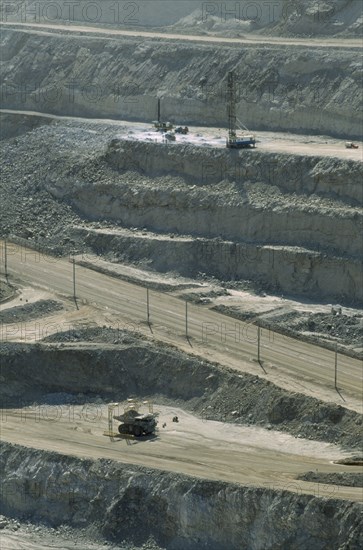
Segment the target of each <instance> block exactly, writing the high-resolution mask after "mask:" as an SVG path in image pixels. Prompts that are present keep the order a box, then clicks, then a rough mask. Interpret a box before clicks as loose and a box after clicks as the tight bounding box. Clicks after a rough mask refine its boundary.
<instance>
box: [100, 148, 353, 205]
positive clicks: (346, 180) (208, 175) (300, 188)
mask: <svg viewBox="0 0 363 550" xmlns="http://www.w3.org/2000/svg"><path fill="white" fill-rule="evenodd" d="M104 160H105V161H106V162H107V163H108V164H109V165H110V166H111V167H112V168H114V169H116V170H118V171H120V172H121V173H122V172H123V171H125V170H136V171H139V172H141V173H143V174H145V175H147V176H153V177H157V176H162V175H176V176H182V177H183V179H184V180H185V181H186V182H187V183H189V184H194V185H197V186H203V185H210V184H213V183H219V182H220V181H229V182H236V183H237V184H244V183H246V182H252V183H254V182H263V183H266V184H267V185H269V186H272V187H277V188H278V189H279V190H280V191H281V192H283V193H296V194H297V195H298V196H304V195H307V196H309V195H313V194H314V195H318V196H320V197H328V198H334V199H336V200H340V201H342V202H344V203H347V204H349V205H352V206H354V205H359V206H360V205H362V202H363V186H362V183H361V182H362V179H363V166H362V163H361V162H356V161H353V160H344V159H339V158H334V157H321V156H319V149H318V148H317V150H316V156H303V155H301V156H300V155H296V154H283V153H267V152H264V151H259V150H258V148H257V149H255V150H253V151H251V150H244V151H234V150H226V149H212V148H202V147H195V146H192V145H184V146H183V145H179V144H178V145H177V146H174V145H173V144H167V145H163V144H160V143H157V144H156V143H145V142H135V141H128V140H125V139H117V138H116V139H114V140H113V141H112V142H111V143H110V145H109V146H108V148H107V151H106V153H105V156H104Z"/></svg>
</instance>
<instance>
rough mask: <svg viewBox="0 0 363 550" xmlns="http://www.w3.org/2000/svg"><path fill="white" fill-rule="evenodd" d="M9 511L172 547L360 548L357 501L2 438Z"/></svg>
mask: <svg viewBox="0 0 363 550" xmlns="http://www.w3.org/2000/svg"><path fill="white" fill-rule="evenodd" d="M0 452H1V455H0V457H1V468H2V472H3V475H2V491H1V512H2V513H5V514H7V515H16V516H20V517H22V518H24V519H25V518H26V519H30V518H31V519H32V520H33V521H36V522H46V523H48V524H50V525H51V526H55V527H57V526H60V525H70V526H72V527H78V528H84V527H85V526H89V525H93V529H94V532H95V533H99V534H101V535H103V537H104V538H105V539H106V540H108V541H110V542H112V543H117V542H120V541H124V540H125V539H126V540H129V541H132V542H135V543H138V544H142V543H143V542H145V541H147V539H148V538H149V537H150V535H152V537H153V538H154V540H155V541H156V542H157V543H158V544H160V545H162V546H163V547H166V548H167V549H168V550H201V549H203V548H205V549H208V550H237V549H240V548H251V549H254V550H267V549H271V550H272V549H282V548H287V547H288V548H291V549H296V550H297V549H300V548H304V547H309V548H310V549H311V550H321V549H323V548H324V549H328V548H329V550H335V549H336V550H357V549H358V548H359V547H360V543H361V542H362V540H361V536H362V532H361V517H360V512H361V506H360V505H359V504H358V503H352V502H349V501H340V500H334V499H323V498H319V497H316V496H312V495H299V494H295V493H292V492H288V491H278V490H274V489H273V488H272V487H268V488H255V487H241V486H237V485H232V484H227V483H222V482H214V481H205V480H197V479H194V478H192V477H188V476H184V475H180V474H172V473H167V472H162V471H157V470H151V469H147V468H142V467H138V466H133V465H124V464H120V463H116V462H113V461H110V460H95V461H93V460H87V459H83V460H82V459H78V458H75V457H71V456H67V455H62V454H57V453H52V452H44V451H40V450H35V449H29V448H25V447H20V446H15V445H11V444H8V443H1V446H0Z"/></svg>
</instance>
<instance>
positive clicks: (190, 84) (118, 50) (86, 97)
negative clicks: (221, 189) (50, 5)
mask: <svg viewBox="0 0 363 550" xmlns="http://www.w3.org/2000/svg"><path fill="white" fill-rule="evenodd" d="M215 48H216V46H215V44H211V45H208V44H204V43H203V44H200V43H186V42H182V41H180V42H176V41H168V40H167V39H165V40H163V41H160V40H158V41H153V40H151V39H150V40H143V41H142V42H140V40H139V39H138V38H131V37H112V39H110V38H109V37H102V36H85V35H82V40H80V37H79V35H77V33H71V34H69V33H67V32H65V31H63V32H62V31H60V32H57V31H53V32H52V33H51V34H49V33H48V34H38V33H36V32H35V33H34V32H31V31H28V30H27V29H24V28H23V29H18V30H15V29H11V28H3V29H2V32H1V49H2V63H1V65H0V74H1V79H2V83H3V84H2V106H3V108H8V109H20V110H35V111H41V112H48V113H54V114H65V115H75V116H86V117H99V118H100V117H107V118H121V119H127V118H129V119H134V120H142V121H144V120H154V119H155V118H156V115H157V102H156V98H157V96H159V97H160V96H161V97H162V98H163V101H162V111H163V117H164V119H167V120H171V121H172V122H175V123H179V124H180V123H187V124H196V125H204V124H206V125H212V126H220V125H222V126H224V127H225V126H226V122H227V120H226V77H227V73H228V71H229V70H231V69H234V70H235V71H236V72H237V73H238V78H239V90H238V99H239V103H238V108H237V116H238V118H239V119H241V120H242V122H243V124H245V125H246V126H248V127H249V128H251V129H253V130H277V131H291V132H297V133H306V134H308V133H317V134H319V135H334V136H338V137H346V138H348V139H360V137H361V130H362V119H361V117H360V115H359V113H360V109H359V103H360V85H361V65H360V63H359V60H358V59H357V55H358V53H357V52H356V51H355V50H352V51H350V50H349V49H339V48H328V49H325V48H323V47H322V48H321V49H319V48H309V43H307V46H306V47H304V46H296V47H294V46H291V47H289V48H286V46H285V45H283V46H278V45H274V46H273V47H272V46H271V47H268V48H266V47H265V46H264V45H258V44H256V43H253V44H251V45H245V44H242V45H241V44H238V45H223V44H219V45H218V56H216V55H215ZM34 52H35V53H34ZM211 60H212V61H211Z"/></svg>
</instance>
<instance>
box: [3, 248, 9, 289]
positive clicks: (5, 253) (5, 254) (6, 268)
mask: <svg viewBox="0 0 363 550" xmlns="http://www.w3.org/2000/svg"><path fill="white" fill-rule="evenodd" d="M4 265H5V277H6V279H7V278H8V276H9V274H8V244H7V241H6V239H5V240H4Z"/></svg>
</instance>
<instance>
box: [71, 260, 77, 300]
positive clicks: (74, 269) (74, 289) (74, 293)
mask: <svg viewBox="0 0 363 550" xmlns="http://www.w3.org/2000/svg"><path fill="white" fill-rule="evenodd" d="M72 261H73V298H74V301H76V260H75V259H74V258H73V260H72Z"/></svg>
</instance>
